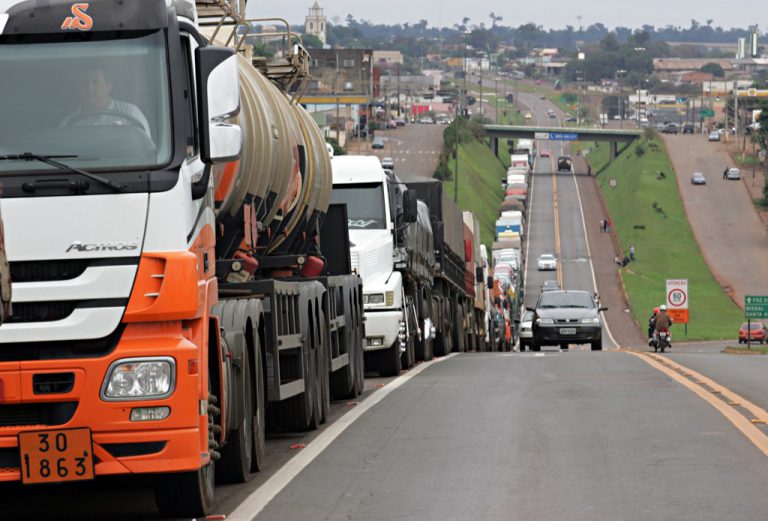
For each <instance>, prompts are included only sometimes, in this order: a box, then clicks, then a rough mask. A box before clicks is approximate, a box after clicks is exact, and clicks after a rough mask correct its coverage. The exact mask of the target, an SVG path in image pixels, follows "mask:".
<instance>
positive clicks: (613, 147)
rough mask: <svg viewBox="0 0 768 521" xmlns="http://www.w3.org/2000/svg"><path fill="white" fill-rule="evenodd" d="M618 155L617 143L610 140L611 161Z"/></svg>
mask: <svg viewBox="0 0 768 521" xmlns="http://www.w3.org/2000/svg"><path fill="white" fill-rule="evenodd" d="M618 155H619V144H618V143H617V142H616V141H611V161H613V160H614V159H616V156H618Z"/></svg>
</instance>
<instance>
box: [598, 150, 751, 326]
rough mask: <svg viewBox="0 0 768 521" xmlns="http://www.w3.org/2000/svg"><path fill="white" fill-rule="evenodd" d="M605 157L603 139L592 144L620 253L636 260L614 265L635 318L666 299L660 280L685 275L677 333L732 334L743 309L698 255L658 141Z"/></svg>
mask: <svg viewBox="0 0 768 521" xmlns="http://www.w3.org/2000/svg"><path fill="white" fill-rule="evenodd" d="M608 157H609V146H608V144H607V143H603V144H602V145H601V146H597V147H596V146H595V145H593V146H592V147H591V148H590V150H589V154H588V155H587V159H588V161H589V163H590V165H591V166H592V171H593V172H599V174H598V177H597V179H598V183H599V184H600V188H601V190H602V192H603V195H604V197H605V200H606V203H607V205H608V209H609V212H610V219H611V220H612V221H613V225H614V227H615V230H616V231H617V232H618V235H619V238H620V242H621V245H622V248H623V250H624V252H626V251H627V250H628V249H629V247H630V246H634V247H635V253H636V256H637V260H636V261H635V262H631V263H630V264H629V265H628V266H627V267H625V268H622V269H621V270H620V272H621V278H622V280H623V282H624V286H625V288H626V290H627V294H628V296H629V304H630V308H631V310H632V314H633V315H634V317H635V319H636V320H637V321H638V322H639V323H640V325H641V326H642V325H644V324H645V323H646V321H647V320H648V316H649V314H650V312H651V310H652V309H653V308H654V307H656V306H658V305H660V304H662V303H663V302H664V301H665V294H664V293H665V291H666V279H688V293H689V317H690V319H689V320H690V322H689V324H688V335H687V337H686V336H685V335H683V327H676V328H675V331H676V332H677V333H676V334H675V339H676V340H678V341H680V340H685V339H687V340H715V339H724V338H733V337H734V335H735V334H736V332H737V331H738V327H739V325H740V324H741V322H743V317H744V314H743V312H742V311H741V309H739V307H738V306H736V304H734V303H733V301H732V300H731V299H730V298H729V297H728V295H727V294H726V293H725V291H724V290H723V288H722V287H721V286H720V285H719V284H718V283H717V280H716V279H715V277H714V276H713V275H712V273H711V272H710V270H709V267H708V266H707V264H706V262H705V261H704V258H703V256H702V255H701V251H700V249H699V245H698V244H697V243H696V240H695V239H694V237H693V232H692V231H691V227H690V224H689V223H688V219H687V216H686V214H685V210H684V209H683V204H682V201H681V199H680V194H679V192H678V188H677V181H676V179H675V171H674V169H673V168H672V163H671V161H670V160H669V156H668V155H667V151H666V149H665V148H664V145H663V143H662V142H661V141H660V140H658V139H650V140H648V139H646V138H643V139H641V140H638V142H636V143H634V144H632V145H631V146H629V148H628V149H627V150H625V151H624V152H622V153H621V155H619V157H618V158H617V159H616V160H615V161H614V162H613V163H610V164H609V161H608ZM611 180H615V188H611V184H612V183H611ZM588 224H589V225H594V226H597V225H598V223H588Z"/></svg>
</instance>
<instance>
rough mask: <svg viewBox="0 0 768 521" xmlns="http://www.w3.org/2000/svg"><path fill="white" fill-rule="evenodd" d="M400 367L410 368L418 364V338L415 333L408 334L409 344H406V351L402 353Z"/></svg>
mask: <svg viewBox="0 0 768 521" xmlns="http://www.w3.org/2000/svg"><path fill="white" fill-rule="evenodd" d="M401 356H402V360H400V367H401V368H402V369H406V370H408V369H410V368H411V367H413V366H414V365H416V338H415V335H414V334H413V333H411V334H409V335H408V344H406V347H405V352H404V353H403V354H402V355H401Z"/></svg>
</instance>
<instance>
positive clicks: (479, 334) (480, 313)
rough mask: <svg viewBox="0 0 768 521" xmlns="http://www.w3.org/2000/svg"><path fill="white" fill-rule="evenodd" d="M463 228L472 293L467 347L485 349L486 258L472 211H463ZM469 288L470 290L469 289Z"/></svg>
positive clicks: (475, 349)
mask: <svg viewBox="0 0 768 521" xmlns="http://www.w3.org/2000/svg"><path fill="white" fill-rule="evenodd" d="M462 217H463V219H464V229H465V238H464V241H465V243H466V246H465V259H466V269H465V273H466V275H467V278H468V282H469V283H468V285H467V291H468V292H469V293H470V295H474V299H473V305H472V307H471V311H470V314H469V317H468V324H467V340H468V349H471V350H474V351H485V350H486V349H487V343H486V338H487V323H488V321H487V308H486V301H488V300H489V297H488V287H487V285H486V282H487V277H488V274H487V272H486V271H485V262H486V260H487V254H486V258H485V259H484V258H483V249H484V246H483V247H482V248H481V244H480V221H479V220H478V219H477V216H476V215H475V214H474V213H472V212H463V213H462ZM470 290H471V291H470Z"/></svg>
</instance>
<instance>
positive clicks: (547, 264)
mask: <svg viewBox="0 0 768 521" xmlns="http://www.w3.org/2000/svg"><path fill="white" fill-rule="evenodd" d="M537 264H538V267H539V271H544V270H556V269H557V259H556V258H555V256H554V255H552V254H551V253H544V254H542V255H541V256H539V260H538V263H537Z"/></svg>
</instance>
